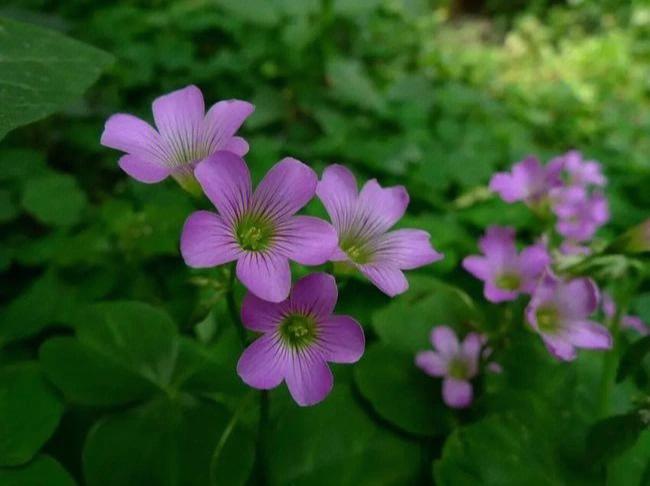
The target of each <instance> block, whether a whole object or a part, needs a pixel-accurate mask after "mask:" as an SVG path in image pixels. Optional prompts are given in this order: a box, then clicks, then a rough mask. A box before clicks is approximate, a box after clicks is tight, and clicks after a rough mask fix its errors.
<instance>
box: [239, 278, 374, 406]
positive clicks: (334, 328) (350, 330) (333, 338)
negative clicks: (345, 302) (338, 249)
mask: <svg viewBox="0 0 650 486" xmlns="http://www.w3.org/2000/svg"><path fill="white" fill-rule="evenodd" d="M337 298H338V292H337V289H336V282H335V281H334V278H333V277H332V276H331V275H327V274H325V273H313V274H311V275H309V276H307V277H304V278H302V279H301V280H299V281H298V282H296V284H295V285H294V287H293V289H292V290H291V294H290V295H289V297H288V298H287V299H286V300H285V301H283V302H280V303H270V302H266V301H264V300H261V299H259V298H258V297H256V296H255V295H253V294H251V293H249V294H247V295H246V297H245V298H244V302H243V304H242V312H241V316H242V321H243V323H244V326H246V327H247V328H248V329H250V330H252V331H257V332H260V333H262V334H263V335H262V336H261V337H260V338H258V339H257V340H256V341H255V342H253V343H252V344H251V345H250V346H249V347H248V348H246V350H245V351H244V353H243V354H242V356H241V358H240V359H239V363H238V364H237V373H239V376H240V377H241V378H242V380H244V382H245V383H247V384H248V385H250V386H252V387H254V388H259V389H263V390H266V389H270V388H275V387H276V386H278V385H280V383H282V381H283V380H284V381H286V383H287V387H288V388H289V392H290V393H291V396H292V397H293V399H294V400H295V401H296V402H297V403H298V405H301V406H306V405H313V404H315V403H318V402H320V401H321V400H323V399H324V398H325V397H326V396H327V395H328V394H329V392H330V391H331V389H332V385H333V377H332V372H331V371H330V369H329V366H328V365H327V362H333V363H354V362H356V361H358V360H359V358H361V355H362V354H363V351H364V346H365V340H364V335H363V330H362V328H361V326H360V325H359V324H358V323H357V321H355V320H354V319H353V318H351V317H348V316H343V315H333V314H332V312H333V311H334V306H335V305H336V300H337Z"/></svg>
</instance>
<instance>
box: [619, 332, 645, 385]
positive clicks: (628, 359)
mask: <svg viewBox="0 0 650 486" xmlns="http://www.w3.org/2000/svg"><path fill="white" fill-rule="evenodd" d="M648 353H650V336H645V337H643V338H641V339H639V340H637V341H635V342H634V343H633V344H632V345H631V346H630V347H629V348H628V349H627V350H626V351H625V353H624V354H623V356H622V357H621V361H620V362H619V365H618V371H617V372H616V381H617V382H621V381H623V380H624V379H625V378H627V377H628V376H630V375H631V374H632V373H634V371H636V370H637V369H638V368H639V367H640V366H641V365H642V363H643V360H644V359H645V357H646V356H647V355H648Z"/></svg>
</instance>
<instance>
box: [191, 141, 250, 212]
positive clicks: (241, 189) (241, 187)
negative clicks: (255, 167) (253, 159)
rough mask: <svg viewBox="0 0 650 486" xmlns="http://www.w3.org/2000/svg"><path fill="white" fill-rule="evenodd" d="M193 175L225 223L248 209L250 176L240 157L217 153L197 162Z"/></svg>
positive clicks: (223, 152)
mask: <svg viewBox="0 0 650 486" xmlns="http://www.w3.org/2000/svg"><path fill="white" fill-rule="evenodd" d="M194 175H195V176H196V179H197V180H198V181H199V184H201V187H202V188H203V192H205V195H206V196H207V197H208V199H210V201H212V204H214V205H215V207H216V208H217V209H218V210H219V213H220V214H221V216H222V217H223V218H224V220H225V221H226V222H228V224H234V223H235V222H236V221H237V219H238V218H239V217H240V216H241V215H242V214H243V213H244V212H245V211H246V210H247V209H248V207H249V205H250V201H251V193H252V186H251V175H250V172H249V171H248V167H247V166H246V162H244V160H243V159H242V158H241V157H238V156H237V155H235V154H233V153H232V152H226V151H221V152H217V153H216V154H214V155H211V156H209V157H207V158H206V159H205V160H203V161H202V162H201V163H199V165H198V166H197V167H196V169H195V170H194Z"/></svg>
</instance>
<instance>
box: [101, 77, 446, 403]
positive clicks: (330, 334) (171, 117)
mask: <svg viewBox="0 0 650 486" xmlns="http://www.w3.org/2000/svg"><path fill="white" fill-rule="evenodd" d="M252 111H253V107H252V105H250V104H249V103H246V102H243V101H238V100H230V101H221V102H218V103H216V104H215V105H214V106H213V107H212V108H210V110H208V113H207V114H205V113H204V102H203V96H202V94H201V92H200V91H199V89H198V88H196V87H195V86H188V87H186V88H183V89H181V90H178V91H174V92H172V93H170V94H167V95H164V96H161V97H159V98H157V99H156V100H155V101H154V102H153V113H154V118H155V120H156V126H157V128H158V130H157V131H156V130H154V129H153V128H152V127H151V126H150V125H149V124H147V123H146V122H144V121H142V120H140V119H138V118H135V117H133V116H131V115H123V114H118V115H113V116H112V117H111V118H109V120H108V121H107V122H106V127H105V130H104V134H103V135H102V144H104V145H107V146H109V147H112V148H117V149H119V150H122V151H124V152H126V153H127V155H125V156H123V157H122V158H121V159H120V162H119V164H120V167H121V168H122V169H123V170H124V171H125V172H126V173H127V174H129V175H130V176H132V177H134V178H135V179H137V180H139V181H141V182H145V183H154V182H159V181H160V180H162V179H164V178H165V177H167V176H168V175H171V176H172V177H174V178H175V179H176V180H178V182H179V183H180V185H181V186H182V187H183V188H185V189H187V190H189V191H191V192H195V193H196V192H197V191H196V188H197V185H198V187H199V188H200V190H201V191H202V192H203V193H204V194H205V196H206V197H207V198H208V199H209V200H210V201H211V202H212V204H214V206H215V208H216V209H217V213H214V212H211V211H197V212H195V213H193V214H191V215H190V216H189V217H188V218H187V221H186V222H185V226H184V228H183V231H182V235H181V244H180V249H181V254H182V256H183V259H184V260H185V263H186V264H187V265H189V266H191V267H195V268H206V267H214V266H218V265H223V264H226V263H230V262H236V264H235V266H234V271H235V272H236V275H237V278H238V279H239V281H240V282H241V283H242V284H243V285H244V286H245V287H246V288H247V289H248V292H249V294H248V295H247V296H246V298H245V299H244V303H243V306H242V310H241V317H242V319H241V321H243V325H244V326H245V327H246V328H247V329H250V330H252V331H255V332H259V333H262V334H263V335H262V337H260V338H259V339H257V340H256V341H255V342H253V343H252V344H251V345H250V346H249V347H248V348H247V349H246V350H245V352H244V354H243V355H242V356H241V359H240V360H239V364H238V366H237V372H238V373H239V375H240V376H241V378H242V380H244V381H245V382H246V383H247V384H249V385H250V386H252V387H255V388H259V389H262V390H266V389H270V388H274V387H276V386H278V385H279V384H280V383H281V382H282V381H283V380H284V381H286V383H287V386H288V388H289V391H290V393H291V395H292V397H293V398H294V400H295V401H296V402H297V403H298V404H299V405H313V404H315V403H318V402H320V401H322V400H323V399H324V398H325V397H326V396H327V395H328V394H329V392H330V391H331V389H332V386H333V377H332V373H331V371H330V369H329V368H328V366H327V362H328V361H332V362H338V363H353V362H356V361H357V360H359V358H360V357H361V356H362V354H363V351H364V346H365V339H364V334H363V330H362V328H361V326H360V325H359V324H358V323H357V322H356V321H355V320H354V319H353V318H351V317H349V316H337V315H333V314H332V313H333V311H334V306H335V304H336V301H337V294H338V291H337V288H336V284H335V281H334V278H333V277H331V276H330V275H327V274H323V273H314V274H312V275H310V276H308V277H305V278H303V279H301V280H300V281H298V282H297V283H296V284H295V285H294V286H293V288H292V285H291V281H292V278H291V268H290V266H289V261H290V260H292V261H294V262H296V263H299V264H301V265H308V266H312V265H321V264H323V263H325V262H327V261H329V260H331V261H345V262H348V263H350V264H351V265H352V266H354V267H355V268H356V269H358V270H359V271H360V272H361V273H362V274H363V275H365V276H366V277H367V278H368V279H369V280H370V281H371V282H372V283H373V284H375V285H376V286H377V287H378V288H379V289H380V290H381V291H382V292H384V293H385V294H387V295H389V296H391V297H393V296H395V295H397V294H400V293H403V292H405V291H406V290H407V289H408V282H407V280H406V277H405V276H404V273H403V271H402V270H408V269H413V268H417V267H420V266H423V265H427V264H429V263H433V262H435V261H438V260H440V259H441V258H442V255H441V254H439V253H438V252H436V251H435V250H434V249H433V247H432V246H431V243H430V241H429V234H428V233H426V232H425V231H421V230H415V229H400V230H396V231H389V230H390V228H391V227H392V226H393V225H394V224H395V223H396V222H397V221H398V220H399V219H400V218H401V217H402V216H403V215H404V213H405V211H406V207H407V206H408V203H409V197H408V193H407V192H406V189H405V188H404V187H402V186H398V187H388V188H383V187H381V186H380V185H379V183H378V182H377V181H376V180H374V179H373V180H371V181H368V182H367V183H366V184H365V185H364V186H363V188H362V189H361V191H360V192H357V183H356V180H355V178H354V176H353V175H352V173H351V172H350V171H349V170H348V169H346V168H345V167H343V166H340V165H332V166H330V167H328V168H327V169H326V170H325V172H324V174H323V178H322V180H321V181H320V182H319V181H318V176H317V174H316V173H315V172H314V171H313V170H312V169H311V168H309V167H308V166H307V165H305V164H304V163H302V162H300V161H298V160H295V159H292V158H285V159H283V160H281V161H280V162H278V163H277V164H276V165H275V166H274V167H272V168H271V170H270V171H269V172H268V173H267V174H266V176H265V177H264V179H263V180H262V181H261V182H260V184H259V186H258V187H257V188H256V189H255V190H253V187H252V182H251V176H250V171H249V170H248V167H247V165H246V162H245V161H244V159H243V158H242V156H243V155H245V154H246V152H247V151H248V144H247V143H246V142H245V141H244V140H243V139H242V138H241V137H236V136H235V133H236V131H237V129H238V128H239V127H240V125H241V124H242V123H243V121H244V120H245V119H246V117H247V116H248V115H250V113H252ZM316 194H318V196H319V198H320V199H321V201H322V202H323V204H324V205H325V208H326V210H327V212H328V213H329V215H330V217H331V219H332V224H333V225H332V224H330V223H328V222H326V221H324V220H322V219H319V218H315V217H311V216H303V215H296V213H297V212H298V211H299V210H300V209H301V208H303V207H304V206H305V205H306V204H307V203H308V202H309V201H310V200H311V199H312V198H313V197H314V196H315V195H316ZM228 292H229V293H230V294H231V295H230V296H229V302H230V303H231V305H230V310H231V312H232V313H233V314H235V312H236V310H235V309H234V305H232V303H233V302H234V299H233V297H232V292H233V285H230V288H229V289H228ZM233 320H234V321H235V322H237V323H239V322H240V319H239V317H238V316H237V315H236V314H235V315H233ZM240 335H241V336H242V344H244V345H246V344H247V338H246V335H245V333H240Z"/></svg>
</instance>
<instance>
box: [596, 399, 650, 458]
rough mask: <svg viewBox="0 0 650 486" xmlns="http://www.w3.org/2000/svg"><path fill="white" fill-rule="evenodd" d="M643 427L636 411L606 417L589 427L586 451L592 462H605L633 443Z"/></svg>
mask: <svg viewBox="0 0 650 486" xmlns="http://www.w3.org/2000/svg"><path fill="white" fill-rule="evenodd" d="M644 428H645V424H644V423H643V422H642V421H641V417H640V416H639V413H638V412H632V413H628V414H625V415H615V416H613V417H607V418H606V419H603V420H601V421H599V422H597V423H596V424H594V425H593V426H592V427H591V429H589V434H588V435H587V451H588V455H589V458H590V459H591V461H592V462H594V463H599V462H606V461H609V460H611V458H613V457H616V456H619V455H620V454H621V453H623V452H624V451H625V450H627V449H629V448H630V447H632V446H633V445H634V443H635V442H636V440H637V438H638V437H639V434H640V433H641V432H642V431H643V429H644Z"/></svg>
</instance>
